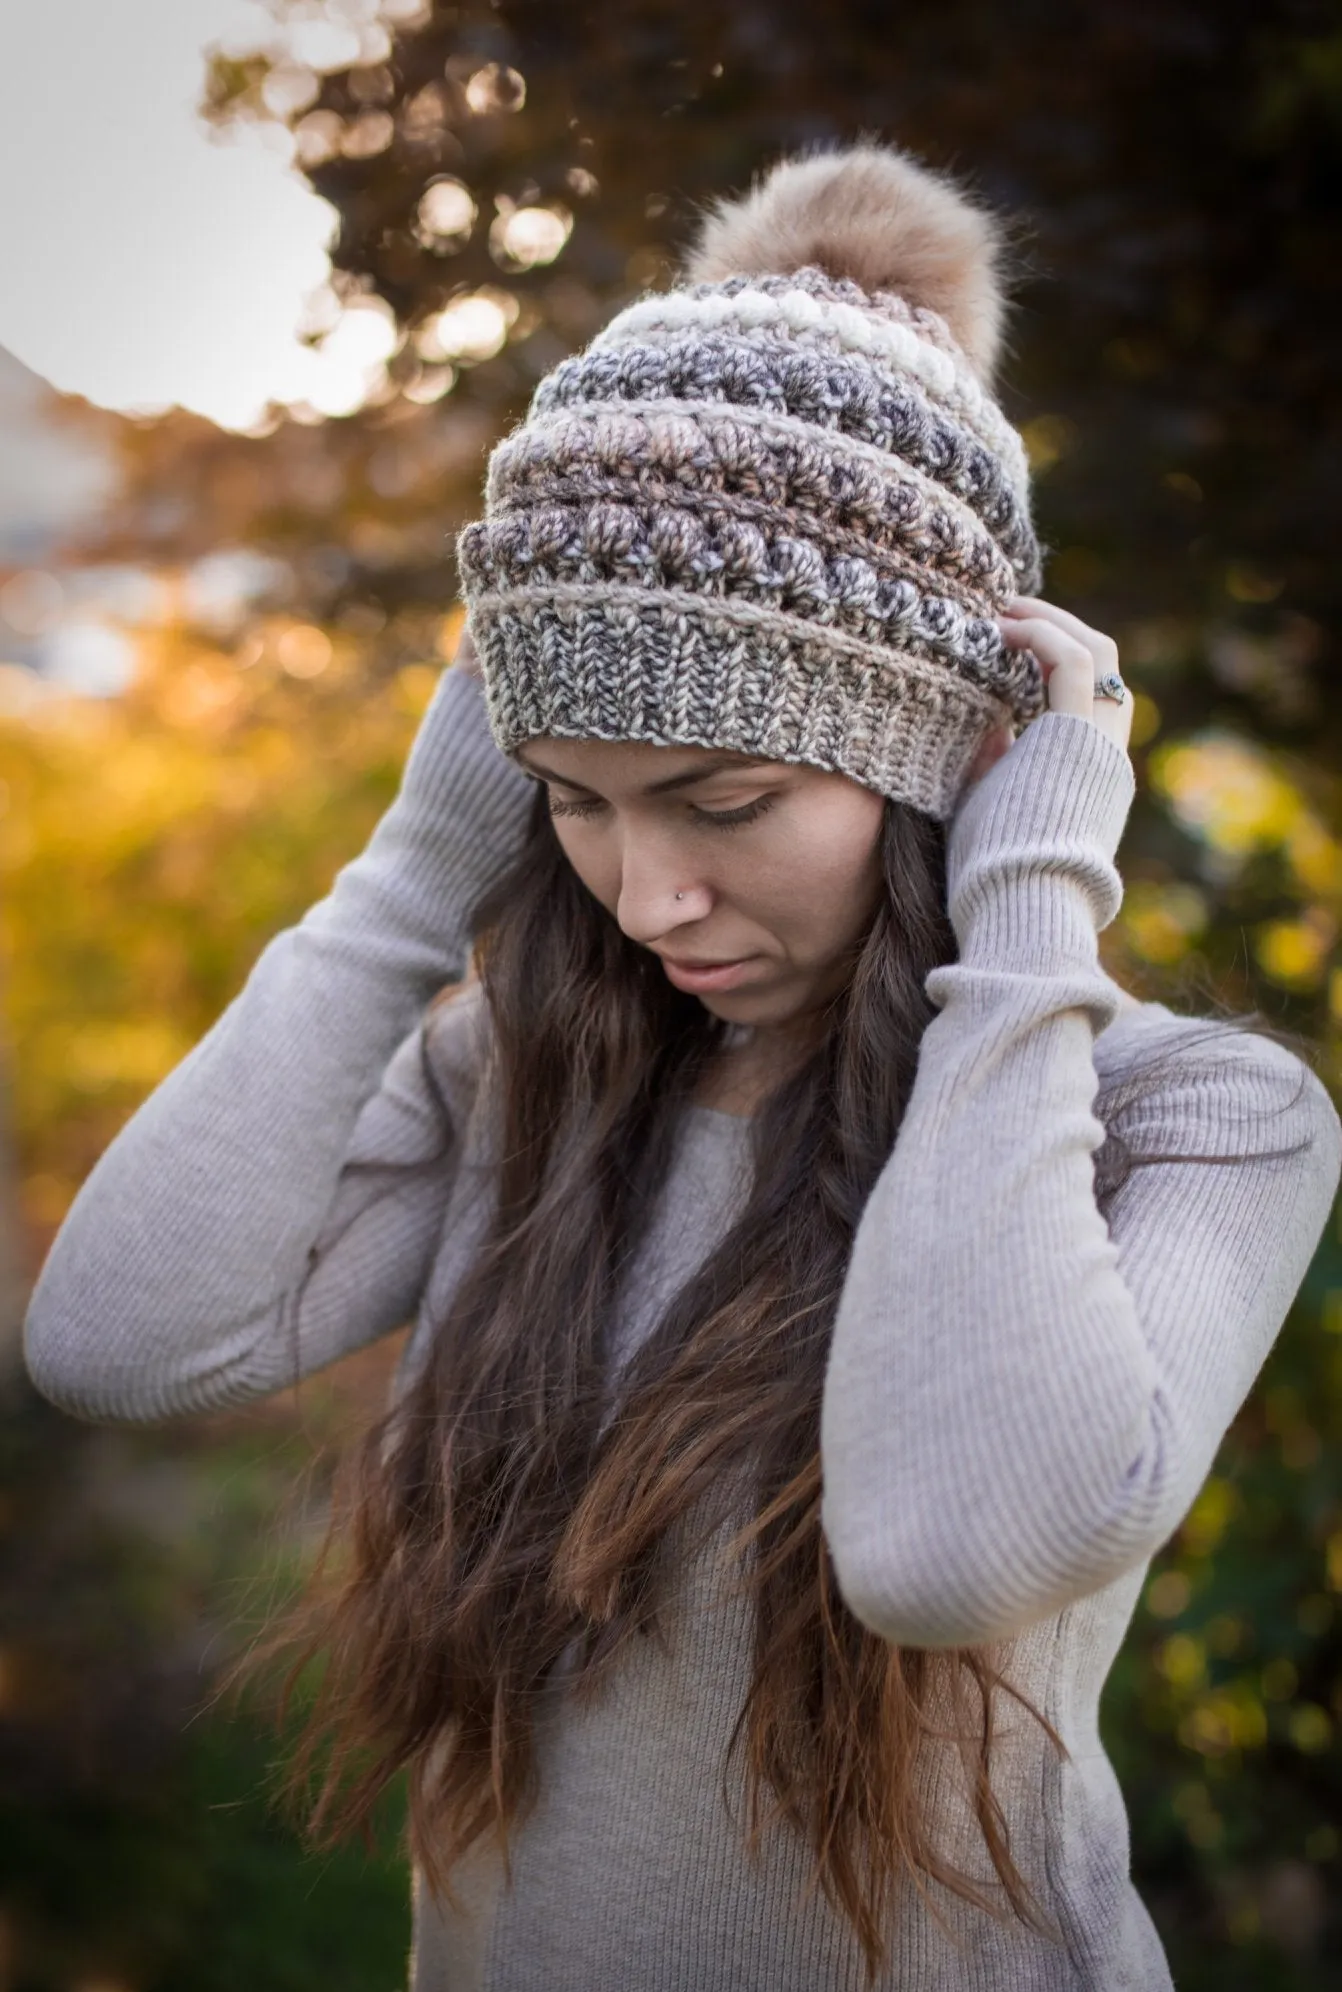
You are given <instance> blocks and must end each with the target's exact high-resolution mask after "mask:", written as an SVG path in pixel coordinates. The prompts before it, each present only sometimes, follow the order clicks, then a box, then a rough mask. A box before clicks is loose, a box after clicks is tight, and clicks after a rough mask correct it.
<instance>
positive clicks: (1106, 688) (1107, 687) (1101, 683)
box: [1095, 671, 1128, 705]
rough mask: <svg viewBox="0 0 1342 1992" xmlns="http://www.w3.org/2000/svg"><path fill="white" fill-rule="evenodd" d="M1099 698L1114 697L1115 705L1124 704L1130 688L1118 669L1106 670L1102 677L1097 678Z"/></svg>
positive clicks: (1096, 689)
mask: <svg viewBox="0 0 1342 1992" xmlns="http://www.w3.org/2000/svg"><path fill="white" fill-rule="evenodd" d="M1095 696H1096V698H1097V699H1112V700H1113V702H1114V704H1115V705H1122V703H1123V701H1124V699H1126V697H1127V696H1128V688H1127V686H1126V685H1125V684H1124V683H1123V680H1122V679H1121V678H1120V677H1119V675H1118V673H1117V671H1106V672H1105V674H1104V676H1103V677H1102V678H1097V679H1096V680H1095Z"/></svg>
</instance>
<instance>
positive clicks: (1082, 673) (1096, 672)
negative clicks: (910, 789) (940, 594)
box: [966, 595, 1132, 788]
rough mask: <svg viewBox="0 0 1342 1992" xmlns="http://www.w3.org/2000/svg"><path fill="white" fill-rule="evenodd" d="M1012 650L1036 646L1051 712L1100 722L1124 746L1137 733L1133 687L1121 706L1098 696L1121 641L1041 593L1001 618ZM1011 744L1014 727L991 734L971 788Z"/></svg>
mask: <svg viewBox="0 0 1342 1992" xmlns="http://www.w3.org/2000/svg"><path fill="white" fill-rule="evenodd" d="M997 622H998V627H999V628H1000V630H1001V632H1002V641H1003V643H1004V644H1005V645H1006V647H1007V649H1008V650H1033V652H1034V654H1035V656H1036V657H1037V658H1038V659H1039V666H1040V669H1041V671H1042V672H1043V674H1044V688H1045V691H1046V693H1047V696H1048V710H1049V711H1050V712H1067V713H1071V714H1072V715H1073V716H1074V717H1075V718H1077V719H1087V720H1089V721H1090V723H1091V725H1092V726H1098V727H1099V729H1100V732H1101V733H1105V734H1107V735H1108V736H1109V738H1110V739H1111V740H1112V741H1114V742H1115V744H1116V745H1117V746H1119V747H1122V748H1123V749H1124V750H1125V751H1126V749H1127V745H1128V741H1129V739H1130V737H1131V734H1132V692H1131V689H1129V691H1128V696H1127V697H1126V698H1125V699H1124V701H1123V703H1122V704H1121V705H1119V704H1117V703H1116V701H1115V700H1113V699H1102V698H1097V697H1096V696H1095V683H1096V680H1097V679H1099V678H1102V677H1103V676H1104V675H1105V673H1106V672H1108V671H1117V670H1118V669H1119V661H1118V645H1117V644H1116V643H1115V642H1114V639H1113V638H1112V636H1105V634H1104V633H1103V631H1102V630H1098V629H1091V628H1090V626H1089V624H1088V623H1083V622H1082V620H1081V618H1080V616H1074V615H1072V613H1071V612H1070V610H1068V609H1059V608H1056V607H1055V606H1054V604H1053V603H1052V602H1045V601H1041V600H1040V598H1039V597H1038V596H1037V595H1017V596H1015V597H1014V598H1013V600H1012V601H1011V602H1010V603H1009V604H1008V606H1007V608H1006V610H1005V611H1004V612H1003V614H1002V615H1000V616H999V617H998V619H997ZM1011 745H1012V736H1011V731H1010V728H1009V727H1000V728H998V729H997V730H996V731H995V732H993V733H991V734H989V736H988V738H987V739H986V740H985V741H984V743H983V749H982V751H981V753H980V754H979V756H978V758H977V760H976V761H975V762H974V765H973V767H972V768H971V769H970V771H969V778H968V781H967V783H966V787H967V788H968V787H970V786H972V784H973V783H974V782H976V781H977V780H978V779H979V777H980V776H981V775H985V774H986V773H987V772H988V769H989V768H990V767H991V766H992V765H993V763H994V762H995V761H999V760H1000V759H1001V758H1002V756H1003V754H1005V753H1006V752H1007V751H1008V749H1009V748H1010V747H1011Z"/></svg>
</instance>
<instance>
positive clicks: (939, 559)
mask: <svg viewBox="0 0 1342 1992" xmlns="http://www.w3.org/2000/svg"><path fill="white" fill-rule="evenodd" d="M457 552H458V560H459V564H460V569H461V576H462V585H463V590H464V593H465V597H466V602H467V606H468V609H469V612H470V621H471V630H472V633H473V635H474V638H475V642H476V646H477V648H478V650H479V653H480V658H481V663H482V667H483V671H484V678H485V687H486V693H487V696H488V704H489V716H490V724H491V727H492V729H493V732H494V736H495V739H496V740H497V742H498V744H499V746H500V747H501V748H502V749H503V750H504V752H505V753H507V752H511V751H512V750H513V749H515V748H517V747H519V746H521V745H522V743H523V742H524V741H526V740H529V739H534V738H536V737H537V736H538V735H542V734H551V735H557V736H560V737H562V738H569V739H573V738H576V739H584V738H587V739H591V738H595V739H607V740H645V741H651V742H653V743H655V744H657V745H663V746H665V745H702V746H711V747H726V748H732V749H735V750H736V751H738V752H741V753H746V754H762V755H767V756H768V757H770V758H772V759H778V760H785V761H798V762H805V763H808V764H810V765H813V766H817V767H823V768H829V769H834V770H837V771H839V772H842V773H844V774H847V775H850V776H851V777H853V779H854V780H856V781H860V782H862V783H864V784H865V785H866V786H867V787H870V788H874V789H876V790H878V791H879V792H880V793H881V794H883V795H889V796H893V797H896V798H898V799H899V800H901V801H904V802H908V803H910V804H912V805H913V806H914V807H915V808H918V809H922V810H924V811H926V812H927V813H928V814H929V815H932V816H935V817H937V818H939V819H941V820H945V819H946V818H948V817H949V816H950V815H951V814H952V812H953V810H954V807H955V804H956V801H957V799H958V796H959V794H960V791H961V789H962V787H963V783H964V779H965V775H966V773H967V770H968V767H969V764H970V762H971V761H972V759H973V758H974V755H975V754H976V752H977V750H978V748H979V746H980V745H981V743H982V740H983V737H984V735H985V734H986V733H987V732H988V731H989V730H990V729H991V728H992V727H993V726H995V725H997V724H999V723H1000V722H1002V721H1003V720H1009V721H1011V722H1012V723H1013V724H1014V725H1015V726H1016V727H1018V728H1019V727H1020V726H1023V725H1025V724H1027V723H1028V722H1029V721H1030V720H1031V719H1033V718H1034V717H1036V716H1037V714H1038V713H1039V712H1040V711H1042V710H1043V707H1044V695H1043V686H1042V681H1041V676H1040V671H1039V666H1038V663H1037V661H1036V659H1035V658H1034V656H1033V655H1032V654H1031V653H1030V652H1028V651H1024V652H1021V651H1011V650H1008V649H1007V648H1006V647H1005V646H1004V644H1003V642H1002V638H1001V632H1000V630H999V628H998V626H997V623H996V621H995V617H996V616H997V615H998V614H999V613H1000V611H1001V610H1002V609H1003V608H1004V607H1005V605H1006V603H1007V602H1008V601H1009V600H1010V598H1011V597H1012V596H1013V595H1014V594H1017V593H1030V592H1032V591H1034V590H1035V589H1037V588H1038V586H1039V582H1040V553H1039V545H1038V541H1037V540H1036V538H1035V533H1034V527H1033V524H1032V522H1031V517H1030V492H1029V470H1028V465H1027V462H1026V457H1025V452H1024V449H1023V446H1022V444H1021V441H1020V438H1019V436H1018V435H1017V433H1016V432H1015V430H1014V429H1012V428H1011V427H1010V425H1009V424H1008V423H1007V421H1006V419H1005V417H1004V416H1003V414H1002V412H1001V410H1000V408H999V407H998V406H997V404H996V402H995V401H994V399H993V397H992V395H991V394H990V393H989V391H988V390H987V388H986V387H985V386H984V385H983V384H982V382H981V381H979V380H978V378H977V377H976V376H975V374H974V372H973V370H972V368H971V367H970V366H969V363H968V361H967V360H966V359H965V357H964V355H963V354H962V353H961V351H960V349H959V347H958V346H957V345H956V342H955V340H954V339H953V337H952V336H951V333H950V331H949V328H948V327H947V325H946V323H945V321H944V320H943V319H942V318H941V317H939V316H938V314H937V313H936V312H934V311H931V310H929V309H928V308H926V307H924V306H912V305H909V304H908V303H906V302H905V301H904V300H903V299H902V298H899V297H896V296H894V295H893V294H891V293H889V292H875V293H872V294H868V293H867V292H865V291H863V290H861V289H860V288H859V286H858V285H857V284H855V283H853V282H851V281H849V280H847V279H840V278H834V277H830V276H827V275H826V274H825V273H824V272H822V271H821V270H818V269H815V268H806V269H802V270H797V271H793V272H792V273H791V274H789V275H787V276H785V277H771V276H752V277H744V276H743V277H732V278H729V279H727V280H725V281H723V282H720V283H699V284H691V285H687V286H684V287H682V288H680V289H677V290H674V291H671V292H668V293H666V294H663V295H653V296H650V297H645V298H642V299H640V300H639V301H638V302H637V303H635V304H633V305H631V306H629V307H628V309H627V310H625V311H623V312H621V313H620V314H619V315H618V317H616V318H615V319H613V320H612V322H611V323H610V324H609V325H608V326H607V327H606V328H605V329H604V330H603V331H602V332H600V333H599V334H598V335H597V337H596V338H595V339H594V340H593V341H592V342H591V344H590V345H589V346H588V347H587V348H586V350H585V351H583V352H581V353H578V354H575V355H573V356H572V357H571V358H568V359H565V360H563V361H561V362H560V364H559V365H558V366H556V367H555V368H554V369H553V370H552V371H551V372H550V373H549V374H548V375H547V376H546V377H545V379H544V380H542V381H541V383H540V385H539V386H538V387H537V389H536V392H535V395H534V396H533V398H532V403H531V407H530V410H529V411H528V414H527V417H526V419H525V420H524V421H523V422H522V423H521V424H520V426H519V427H518V428H516V429H515V430H514V431H513V432H512V434H511V435H509V436H507V437H505V439H504V440H503V441H502V442H501V443H500V444H499V445H498V447H497V448H496V449H495V451H494V453H493V455H492V457H491V459H490V463H489V471H488V476H487V480H486V492H485V516H484V518H483V519H482V520H480V521H477V522H476V523H474V524H472V525H470V526H467V527H466V529H465V531H464V532H463V533H462V534H461V535H460V538H459V540H458V543H457Z"/></svg>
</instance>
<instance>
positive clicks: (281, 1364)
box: [24, 670, 534, 1420]
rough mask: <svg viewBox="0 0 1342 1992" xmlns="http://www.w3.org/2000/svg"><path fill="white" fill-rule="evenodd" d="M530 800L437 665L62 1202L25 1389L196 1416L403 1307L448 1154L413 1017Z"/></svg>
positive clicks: (139, 1415) (308, 1362)
mask: <svg viewBox="0 0 1342 1992" xmlns="http://www.w3.org/2000/svg"><path fill="white" fill-rule="evenodd" d="M533 794H534V784H533V783H532V782H531V781H530V779H529V778H528V777H527V776H525V775H523V774H522V772H521V771H520V770H519V769H517V768H516V767H514V766H513V765H512V763H511V762H509V761H508V760H507V759H506V758H505V757H504V756H503V755H502V754H500V753H499V751H498V749H497V748H496V747H495V745H494V742H493V740H492V738H491V737H490V734H489V731H488V726H487V722H486V715H485V704H484V698H483V694H482V691H481V688H480V685H479V682H478V680H477V679H475V678H473V677H471V676H469V675H468V674H466V673H465V672H462V671H456V670H452V671H447V672H445V673H444V675H443V678H442V679H441V681H440V683H439V686H438V688H437V690H436V692H435V695H434V698H433V700H432V702H431V704H430V707H429V711H428V712H427V713H426V715H425V718H424V721H423V723H422V725H421V727H420V731H419V733H418V735H417V736H416V740H415V744H414V747H413V749H412V751H411V754H410V757H409V760H408V762H407V765H406V770H405V775H404V778H403V780H402V783H401V787H400V791H399V793H398V795H397V797H396V799H395V801H394V802H393V804H392V805H391V807H390V809H389V810H388V811H387V813H386V814H385V815H384V816H383V818H382V820H381V822H380V823H379V824H378V826H377V828H376V830H375V831H374V833H373V835H372V837H371V839H370V840H369V842H368V844H367V846H366V847H365V849H364V850H363V851H362V852H361V853H360V855H359V856H358V857H357V858H355V859H354V860H353V862H352V863H350V864H348V865H347V866H346V867H345V868H344V869H343V870H342V871H341V872H340V874H339V876H338V877H337V879H336V881H335V884H334V886H333V888H332V890H331V892H330V893H329V894H328V895H327V897H326V898H325V899H323V900H321V901H320V902H319V903H318V904H317V905H315V906H314V907H312V908H311V909H310V910H309V911H308V913H307V914H305V916H304V917H303V919H302V920H300V921H299V922H298V924H297V925H296V926H294V927H291V928H289V929H287V930H286V931H285V932H283V933H281V934H279V935H277V936H276V937H275V938H274V939H273V940H272V941H271V942H270V943H269V944H268V945H267V946H266V948H265V949H264V950H263V951H262V953H261V955H260V956H259V958H258V959H257V961H256V963H255V966H254V967H253V969H252V971H251V974H250V976H249V977H248V979H247V982H246V985H245V987H244V988H243V990H242V992H241V994H240V995H239V996H238V997H237V998H236V999H235V1000H234V1001H233V1003H232V1004H231V1005H230V1006H229V1008H228V1009H227V1010H226V1011H225V1012H224V1014H223V1015H222V1016H221V1017H220V1019H219V1020H218V1022H217V1023H216V1024H215V1025H214V1027H213V1028H212V1029H211V1030H210V1031H209V1032H208V1034H207V1035H206V1036H205V1037H204V1038H203V1039H202V1040H201V1042H200V1043H199V1044H198V1045H196V1047H195V1048H194V1050H192V1051H191V1052H190V1053H189V1054H188V1055H187V1057H186V1058H185V1059H183V1060H182V1062H181V1064H180V1065H178V1066H177V1067H176V1069H175V1070H174V1071H173V1072H171V1073H170V1074H169V1075H168V1077H167V1078H166V1079H165V1080H164V1081H163V1082H162V1084H161V1085H160V1086H159V1087H158V1088H157V1089H156V1090H155V1092H154V1093H152V1094H151V1095H150V1097H149V1098H148V1099H147V1100H146V1101H145V1102H144V1104H143V1105H142V1106H141V1107H140V1108H139V1110H138V1111H137V1112H136V1113H135V1114H134V1115H133V1116H132V1117H131V1119H130V1120H129V1121H128V1122H127V1124H126V1126H125V1127H124V1128H123V1129H122V1130H121V1132H120V1133H119V1134H118V1135H117V1137H116V1139H115V1140H114V1141H113V1142H112V1143H111V1145H110V1146H109V1147H108V1149H107V1150H106V1152H105V1153H104V1154H103V1156H102V1157H101V1158H100V1159H99V1161H98V1163H97V1164H96V1166H95V1167H94V1169H93V1170H92V1172H91V1174H90V1175H89V1177H88V1180H87V1181H86V1182H85V1184H84V1185H83V1187H82V1188H81V1190H80V1192H79V1195H78V1196H77V1197H76V1199H75V1202H74V1204H73V1206H72V1208H71V1210H70V1212H69V1215H68V1216H67V1218H66V1220H65V1223H64V1224H63V1226H62V1227H61V1230H60V1232H59V1233H58V1235H57V1237H56V1239H55V1242H54V1244H53V1245H52V1248H51V1251H50V1253H49V1254H48V1257H47V1261H46V1264H45V1266H44V1267H43V1269H42V1272H41V1275H40V1277H39V1279H38V1282H37V1285H36V1287H35V1289H34V1292H33V1296H32V1300H31V1303H30V1306H29V1310H28V1317H27V1321H26V1323H25V1335H24V1342H25V1356H26V1360H27V1364H28V1369H29V1373H30V1375H31V1376H32V1379H33V1381H34V1382H35V1383H36V1385H37V1387H38V1389H39V1390H41V1391H42V1392H43V1393H44V1395H46V1396H47V1397H49V1398H51V1399H52V1401H53V1402H55V1403H56V1404H58V1405H60V1406H61V1407H62V1408H63V1409H65V1410H68V1411H71V1412H73V1413H75V1414H76V1415H78V1416H82V1417H87V1418H94V1419H127V1420H151V1419H156V1418H161V1417H165V1416H168V1415H170V1414H172V1413H176V1412H182V1411H203V1410H212V1409H215V1408H216V1407H219V1406H223V1405H228V1404H235V1403H238V1402H239V1401H241V1400H243V1399H246V1398H251V1397H257V1396H261V1395H264V1394H265V1393H267V1392H270V1391H273V1390H276V1389H278V1388H280V1387H282V1386H283V1385H285V1384H287V1383H292V1382H294V1381H296V1380H297V1378H298V1377H299V1376H301V1375H303V1374H305V1373H307V1372H309V1371H311V1370H314V1369H317V1368H320V1367H321V1366H323V1365H324V1364H326V1363H329V1362H331V1361H333V1360H335V1358H336V1357H338V1356H340V1355H343V1354H344V1353H346V1352H347V1351H348V1350H350V1349H352V1348H354V1347H357V1346H358V1345H359V1344H361V1343H363V1342H366V1341H369V1340H371V1339H372V1338H373V1337H374V1336H376V1335H378V1334H381V1333H383V1332H386V1331H388V1330H390V1329H392V1328H395V1327H398V1326H400V1325H401V1323H402V1322H403V1321H405V1320H406V1319H407V1318H408V1316H409V1314H410V1312H411V1311H412V1310H413V1306H414V1303H415V1300H416V1296H417V1293H418V1291H419V1290H420V1288H421V1287H422V1285H423V1282H424V1279H425V1277H426V1275H427V1270H428V1263H427V1262H428V1258H429V1254H430V1252H431V1249H432V1244H433V1240H434V1231H435V1219H436V1218H437V1217H438V1216H439V1215H440V1214H441V1210H442V1206H443V1203H444V1200H445V1198H446V1196H447V1193H448V1190H449V1188H450V1185H451V1180H452V1170H453V1164H454V1149H455V1143H454V1141H453V1138H452V1136H451V1131H450V1129H448V1130H447V1131H446V1133H445V1132H444V1128H443V1124H442V1116H441V1114H435V1113H434V1112H433V1111H432V1108H433V1102H432V1100H431V1098H430V1093H429V1090H428V1089H427V1087H426V1083H425V1079H424V1075H423V1073H422V1069H421V1065H420V1043H419V1040H420V1035H421V1034H420V1032H419V1030H418V1029H417V1025H418V1022H419V1020H420V1018H421V1017H422V1015H423V1012H424V1009H425V1006H426V1005H427V1004H428V1002H429V1001H430V999H431V998H432V997H433V996H434V995H435V994H436V993H437V991H438V990H439V989H441V988H442V987H443V986H444V985H445V984H447V983H451V982H455V981H458V980H460V978H461V977H462V975H463V974H464V972H465V969H466V966H467V962H468V959H469V952H470V942H471V934H470V925H469V923H470V917H471V913H472V909H473V908H474V906H475V905H476V904H477V902H478V901H479V899H480V897H481V896H482V895H483V894H484V893H485V892H486V891H487V890H488V889H489V888H490V887H491V886H492V885H493V883H494V882H495V880H496V879H497V877H498V876H499V875H500V873H501V871H502V869H503V868H505V867H506V866H507V864H508V863H509V862H511V860H512V858H513V856H514V855H515V853H516V851H517V849H518V848H519V847H520V844H521V841H522V839H523V837H524V835H525V830H526V823H527V819H528V814H529V810H530V804H531V798H532V796H533ZM398 1047H399V1050H398ZM402 1163H404V1164H409V1165H414V1166H413V1167H412V1168H411V1169H409V1170H407V1171H406V1173H405V1174H404V1177H403V1180H402V1182H401V1184H400V1186H399V1189H398V1194H397V1195H395V1196H391V1195H388V1194H387V1181H386V1168H387V1166H391V1167H393V1168H395V1167H396V1165H398V1164H402Z"/></svg>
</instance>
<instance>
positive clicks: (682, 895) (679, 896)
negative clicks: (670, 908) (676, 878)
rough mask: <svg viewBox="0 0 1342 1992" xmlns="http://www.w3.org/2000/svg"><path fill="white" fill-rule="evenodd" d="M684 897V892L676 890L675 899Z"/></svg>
mask: <svg viewBox="0 0 1342 1992" xmlns="http://www.w3.org/2000/svg"><path fill="white" fill-rule="evenodd" d="M684 897H685V895H684V893H683V892H678V893H677V894H676V898H677V899H683V898H684Z"/></svg>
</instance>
